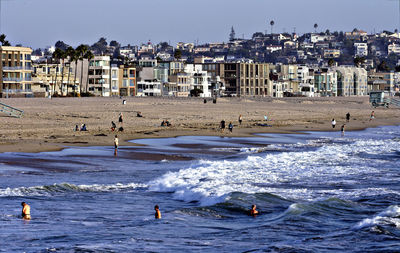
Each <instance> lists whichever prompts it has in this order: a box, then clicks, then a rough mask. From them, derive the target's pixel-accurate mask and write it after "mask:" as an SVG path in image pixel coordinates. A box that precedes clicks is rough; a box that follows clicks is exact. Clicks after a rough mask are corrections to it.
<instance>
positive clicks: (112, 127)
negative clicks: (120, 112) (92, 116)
mask: <svg viewBox="0 0 400 253" xmlns="http://www.w3.org/2000/svg"><path fill="white" fill-rule="evenodd" d="M116 128H117V125H116V124H115V123H114V121H111V131H113V132H114V130H115V129H116Z"/></svg>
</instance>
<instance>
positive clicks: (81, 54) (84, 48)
mask: <svg viewBox="0 0 400 253" xmlns="http://www.w3.org/2000/svg"><path fill="white" fill-rule="evenodd" d="M88 50H89V47H88V46H87V45H83V44H81V45H79V46H78V47H77V48H76V51H77V52H78V54H79V60H80V61H81V79H80V83H79V93H82V78H83V60H84V59H85V54H86V52H87V51H88Z"/></svg>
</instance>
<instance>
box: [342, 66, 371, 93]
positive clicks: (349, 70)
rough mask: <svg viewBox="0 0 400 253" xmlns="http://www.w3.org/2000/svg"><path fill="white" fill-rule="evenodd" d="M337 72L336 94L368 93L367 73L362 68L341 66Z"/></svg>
mask: <svg viewBox="0 0 400 253" xmlns="http://www.w3.org/2000/svg"><path fill="white" fill-rule="evenodd" d="M335 70H336V72H337V95H338V96H365V95H367V93H368V73H367V71H366V70H365V69H363V68H356V67H352V66H341V67H337V68H335Z"/></svg>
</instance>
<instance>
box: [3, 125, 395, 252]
mask: <svg viewBox="0 0 400 253" xmlns="http://www.w3.org/2000/svg"><path fill="white" fill-rule="evenodd" d="M135 142H137V143H141V144H144V145H146V146H143V147H122V148H120V150H119V151H118V155H117V156H114V150H113V148H112V147H82V148H66V149H64V150H63V151H60V152H43V153H38V154H30V153H4V154H0V252H337V251H343V252H400V204H399V203H400V184H399V181H400V127H399V126H388V127H379V128H373V129H367V130H364V131H359V132H347V133H346V135H345V136H344V137H342V136H340V133H339V132H330V133H325V132H310V133H304V134H296V135H295V134H292V135H282V134H274V135H271V134H269V135H268V134H265V135H258V136H256V137H253V138H229V137H191V136H189V137H177V138H166V139H145V140H136V141H135ZM22 201H25V202H27V203H29V204H30V206H31V214H32V220H31V221H24V220H22V219H21V218H20V216H19V215H20V212H21V207H20V203H21V202H22ZM155 204H158V205H159V206H160V210H161V212H162V219H161V220H155V219H154V210H153V207H154V205H155ZM252 204H256V205H257V208H258V210H259V211H260V215H258V216H256V217H251V216H249V215H248V210H249V209H250V206H251V205H252Z"/></svg>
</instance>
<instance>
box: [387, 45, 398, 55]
mask: <svg viewBox="0 0 400 253" xmlns="http://www.w3.org/2000/svg"><path fill="white" fill-rule="evenodd" d="M391 53H393V54H400V45H399V44H395V43H392V44H390V45H389V46H388V54H391Z"/></svg>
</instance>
